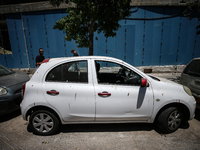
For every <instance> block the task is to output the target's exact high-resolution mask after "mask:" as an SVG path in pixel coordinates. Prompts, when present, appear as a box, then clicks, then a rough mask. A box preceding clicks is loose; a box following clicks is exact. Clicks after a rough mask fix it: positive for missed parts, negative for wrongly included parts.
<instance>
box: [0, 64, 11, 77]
mask: <svg viewBox="0 0 200 150" xmlns="http://www.w3.org/2000/svg"><path fill="white" fill-rule="evenodd" d="M12 73H14V72H13V71H11V70H9V69H8V68H6V67H4V66H2V65H0V76H5V75H9V74H12Z"/></svg>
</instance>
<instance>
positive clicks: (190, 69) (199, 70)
mask: <svg viewBox="0 0 200 150" xmlns="http://www.w3.org/2000/svg"><path fill="white" fill-rule="evenodd" d="M184 73H185V74H189V75H193V76H198V77H200V60H193V61H192V62H191V63H190V64H189V65H188V66H187V67H186V68H185V70H184Z"/></svg>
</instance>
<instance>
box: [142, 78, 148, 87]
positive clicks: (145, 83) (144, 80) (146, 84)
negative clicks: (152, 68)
mask: <svg viewBox="0 0 200 150" xmlns="http://www.w3.org/2000/svg"><path fill="white" fill-rule="evenodd" d="M141 87H148V82H147V79H145V78H142V82H141Z"/></svg>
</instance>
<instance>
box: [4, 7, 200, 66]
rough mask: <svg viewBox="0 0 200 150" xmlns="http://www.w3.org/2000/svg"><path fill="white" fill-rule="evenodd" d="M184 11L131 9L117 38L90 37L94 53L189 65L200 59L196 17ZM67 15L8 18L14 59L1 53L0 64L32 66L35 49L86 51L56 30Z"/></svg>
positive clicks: (51, 53) (54, 53)
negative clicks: (59, 21)
mask: <svg viewBox="0 0 200 150" xmlns="http://www.w3.org/2000/svg"><path fill="white" fill-rule="evenodd" d="M182 11H183V7H133V8H132V15H131V16H130V17H129V18H128V19H123V20H121V21H120V24H121V28H120V29H119V30H118V31H117V36H116V37H113V38H112V37H110V38H105V37H104V35H103V33H101V34H97V33H95V34H94V39H95V40H94V55H103V56H111V57H117V58H119V59H122V60H124V61H126V62H128V63H130V64H132V65H134V66H150V65H153V66H154V65H178V64H187V63H188V62H189V61H190V60H191V59H192V58H194V57H200V35H199V36H197V35H196V26H197V24H198V19H197V18H195V19H193V20H189V19H188V18H186V17H183V16H182ZM65 15H67V13H66V11H65V10H49V11H41V12H40V11H38V12H25V13H21V14H19V13H18V14H7V15H6V20H7V25H8V30H9V36H10V43H11V49H12V52H13V56H10V55H0V63H1V64H3V65H5V66H7V67H9V68H29V67H30V68H34V67H35V57H36V56H37V55H38V49H39V48H43V49H44V56H45V58H53V57H69V56H72V54H71V52H70V51H71V49H73V48H74V49H76V51H77V52H78V53H79V55H81V56H85V55H87V54H88V49H87V48H77V45H76V44H75V42H74V41H71V42H69V41H65V40H64V36H65V33H64V32H63V31H59V30H57V29H56V30H54V29H53V25H54V24H55V21H57V20H59V19H60V18H62V17H64V16H65Z"/></svg>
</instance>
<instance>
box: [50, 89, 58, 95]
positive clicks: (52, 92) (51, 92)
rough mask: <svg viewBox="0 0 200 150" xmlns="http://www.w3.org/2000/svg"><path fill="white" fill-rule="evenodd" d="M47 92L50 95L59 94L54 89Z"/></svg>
mask: <svg viewBox="0 0 200 150" xmlns="http://www.w3.org/2000/svg"><path fill="white" fill-rule="evenodd" d="M47 94H49V95H52V96H56V95H58V94H59V92H58V91H56V90H51V91H47Z"/></svg>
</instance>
